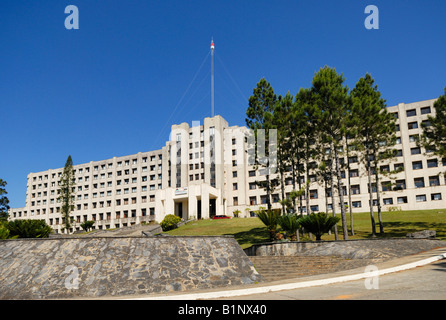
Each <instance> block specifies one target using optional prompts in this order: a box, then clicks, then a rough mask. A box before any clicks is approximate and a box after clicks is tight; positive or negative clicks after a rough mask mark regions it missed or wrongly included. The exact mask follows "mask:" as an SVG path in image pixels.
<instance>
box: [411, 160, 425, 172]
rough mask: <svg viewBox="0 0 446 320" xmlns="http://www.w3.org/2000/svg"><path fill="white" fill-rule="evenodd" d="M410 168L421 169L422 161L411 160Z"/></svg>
mask: <svg viewBox="0 0 446 320" xmlns="http://www.w3.org/2000/svg"><path fill="white" fill-rule="evenodd" d="M412 169H413V170H419V169H423V162H421V161H414V162H412Z"/></svg>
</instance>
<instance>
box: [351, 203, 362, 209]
mask: <svg viewBox="0 0 446 320" xmlns="http://www.w3.org/2000/svg"><path fill="white" fill-rule="evenodd" d="M352 207H353V208H361V207H362V204H361V201H352Z"/></svg>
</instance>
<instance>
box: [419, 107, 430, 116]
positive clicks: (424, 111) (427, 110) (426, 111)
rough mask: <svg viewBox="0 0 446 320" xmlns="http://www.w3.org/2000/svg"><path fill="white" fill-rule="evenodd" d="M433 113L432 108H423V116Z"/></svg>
mask: <svg viewBox="0 0 446 320" xmlns="http://www.w3.org/2000/svg"><path fill="white" fill-rule="evenodd" d="M428 113H431V107H423V108H421V114H428Z"/></svg>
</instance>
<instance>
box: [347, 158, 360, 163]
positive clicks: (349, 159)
mask: <svg viewBox="0 0 446 320" xmlns="http://www.w3.org/2000/svg"><path fill="white" fill-rule="evenodd" d="M356 162H358V157H356V156H354V157H349V158H348V163H356Z"/></svg>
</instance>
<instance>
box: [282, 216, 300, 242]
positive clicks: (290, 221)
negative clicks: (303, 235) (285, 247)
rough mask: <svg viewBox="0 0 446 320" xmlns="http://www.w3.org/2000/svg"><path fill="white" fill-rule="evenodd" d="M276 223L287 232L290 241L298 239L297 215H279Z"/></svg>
mask: <svg viewBox="0 0 446 320" xmlns="http://www.w3.org/2000/svg"><path fill="white" fill-rule="evenodd" d="M278 223H279V225H280V227H281V228H282V229H283V230H284V231H285V232H286V233H287V236H289V237H290V240H291V241H296V240H297V241H298V240H299V232H298V230H299V228H300V223H299V216H298V215H296V214H286V215H283V216H279V219H278Z"/></svg>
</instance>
